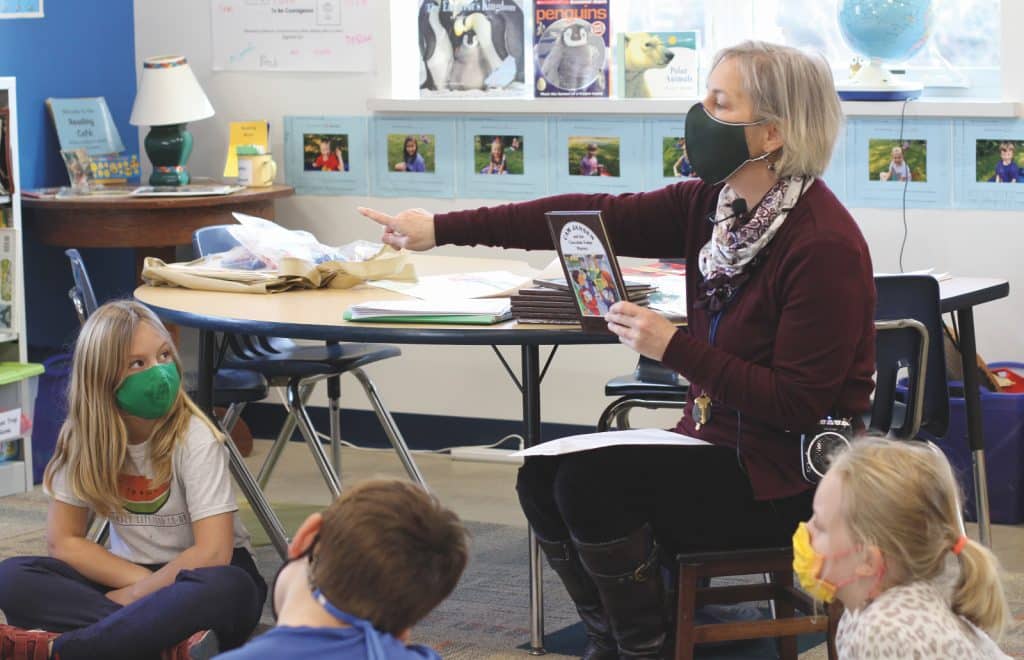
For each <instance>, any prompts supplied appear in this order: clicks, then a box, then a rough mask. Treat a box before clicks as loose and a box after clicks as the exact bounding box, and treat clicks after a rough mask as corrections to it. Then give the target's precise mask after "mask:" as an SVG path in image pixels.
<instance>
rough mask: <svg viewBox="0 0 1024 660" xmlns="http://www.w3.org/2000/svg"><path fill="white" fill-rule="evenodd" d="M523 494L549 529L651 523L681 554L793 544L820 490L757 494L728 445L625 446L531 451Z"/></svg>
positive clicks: (520, 487)
mask: <svg viewBox="0 0 1024 660" xmlns="http://www.w3.org/2000/svg"><path fill="white" fill-rule="evenodd" d="M516 490H517V491H518V493H519V502H520V504H521V505H522V507H523V512H524V513H525V514H526V519H527V520H528V521H529V522H530V525H531V526H532V527H533V529H534V531H536V532H537V534H539V535H540V536H541V537H542V538H545V539H548V540H552V541H564V540H568V539H569V538H570V535H571V537H574V538H576V539H577V540H579V541H582V542H584V543H602V542H606V541H612V540H615V539H619V538H622V537H624V536H626V535H627V534H629V533H630V532H632V531H634V530H636V529H637V528H638V527H640V526H641V525H643V524H644V523H650V524H651V525H652V526H653V528H654V533H655V536H656V537H657V539H658V541H659V543H661V544H662V545H663V546H666V549H667V550H668V551H669V552H671V553H680V552H705V551H715V550H726V549H738V548H743V549H746V548H758V547H772V546H785V545H788V544H789V543H790V540H791V538H792V535H793V532H794V531H795V530H796V527H797V524H798V523H799V522H800V521H802V520H807V519H808V518H810V516H811V502H812V499H813V491H807V492H805V493H801V494H799V495H795V496H793V497H787V498H783V499H777V500H769V501H763V500H756V499H754V493H753V490H752V489H751V486H750V481H749V479H748V478H747V475H746V473H745V472H744V471H743V469H742V468H741V467H740V465H739V462H738V459H737V456H736V453H735V452H734V451H733V450H732V449H729V448H726V447H712V446H706V447H705V446H698V447H665V446H633V447H630V446H618V447H607V448H604V449H597V450H593V451H585V452H579V453H575V454H566V455H564V456H555V457H548V456H538V457H532V458H529V459H527V461H526V463H525V464H524V465H523V467H522V468H520V470H519V478H518V480H517V482H516Z"/></svg>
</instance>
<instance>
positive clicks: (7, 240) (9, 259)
mask: <svg viewBox="0 0 1024 660" xmlns="http://www.w3.org/2000/svg"><path fill="white" fill-rule="evenodd" d="M17 246H18V231H17V230H16V229H0V330H14V329H15V319H14V318H13V316H14V307H15V300H14V293H15V287H14V284H15V282H14V278H15V277H16V275H15V274H16V273H17Z"/></svg>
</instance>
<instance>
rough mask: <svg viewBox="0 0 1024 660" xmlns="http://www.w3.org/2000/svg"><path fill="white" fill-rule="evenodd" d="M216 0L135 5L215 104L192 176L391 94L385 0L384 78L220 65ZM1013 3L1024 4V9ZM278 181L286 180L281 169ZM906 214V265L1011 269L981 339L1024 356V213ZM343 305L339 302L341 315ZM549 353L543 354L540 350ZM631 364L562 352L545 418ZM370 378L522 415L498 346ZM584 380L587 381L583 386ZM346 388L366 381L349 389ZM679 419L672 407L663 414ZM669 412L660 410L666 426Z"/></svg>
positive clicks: (382, 369)
mask: <svg viewBox="0 0 1024 660" xmlns="http://www.w3.org/2000/svg"><path fill="white" fill-rule="evenodd" d="M211 1H212V0H184V1H180V2H174V3H170V2H152V1H151V0H136V2H135V47H136V56H137V60H138V67H139V68H141V62H142V60H143V59H144V58H146V57H149V56H152V55H158V54H164V53H173V54H184V55H186V56H187V57H188V59H189V61H190V63H191V65H192V67H193V69H194V70H195V73H196V75H197V77H198V78H199V81H200V83H201V84H202V86H203V88H204V89H205V90H206V93H207V95H208V96H209V97H210V101H211V102H212V104H213V107H214V108H215V109H216V111H217V114H216V116H215V117H213V118H212V119H207V120H204V121H201V122H197V123H195V124H192V125H191V126H190V130H191V131H192V133H193V134H194V136H195V144H196V147H195V152H194V154H193V156H192V159H191V161H190V162H189V168H190V170H191V171H192V172H193V174H195V175H198V176H211V177H219V175H220V173H221V169H222V167H223V162H224V155H225V149H226V146H227V137H228V133H227V122H228V121H231V120H243V119H267V120H269V121H270V125H271V142H272V148H273V151H274V152H275V153H276V154H278V162H279V163H281V161H282V160H283V158H282V157H281V155H282V153H283V142H284V138H283V134H282V127H283V123H284V122H283V117H284V116H285V115H325V114H326V115H359V114H366V113H367V110H366V101H367V99H369V98H372V97H374V96H387V95H388V93H389V87H390V80H389V73H388V72H389V69H390V64H389V55H388V53H389V49H390V44H389V43H388V38H387V29H386V25H387V24H388V19H387V16H386V13H387V11H386V6H387V0H373V4H374V6H375V7H377V8H378V17H377V24H378V25H379V26H380V30H379V37H380V38H379V40H378V43H377V57H376V61H377V65H378V71H379V73H378V74H377V75H373V74H313V73H262V72H261V73H238V72H213V71H212V70H211V63H212V62H211V46H210V8H209V6H210V2H211ZM1004 4H1005V5H1011V4H1016V3H1004ZM1010 11H1011V10H1009V9H1007V8H1005V7H1004V18H1008V16H1006V14H1007V13H1008V12H1010ZM1012 11H1021V13H1024V10H1018V9H1013V10H1012ZM1011 24H1012V23H1011ZM415 49H416V45H415V43H410V45H409V49H408V52H409V56H410V57H413V56H414V54H415ZM1010 75H1015V76H1016V80H1015V81H1014V84H1016V85H1017V87H1016V88H1017V89H1021V88H1024V84H1021V81H1024V69H1021V68H1019V67H1017V68H1015V73H1013V74H1010ZM144 130H146V129H144ZM140 143H141V137H140ZM143 160H145V159H143ZM147 166H148V163H147ZM279 180H282V181H283V177H282V175H280V174H279ZM489 203H494V200H486V201H485V200H467V199H457V200H454V201H452V200H444V199H392V198H369V199H368V198H363V197H317V196H302V197H293V198H290V199H286V200H281V201H279V202H278V203H277V220H278V222H280V223H281V224H284V225H286V226H289V227H293V228H302V229H308V230H310V231H312V232H314V233H315V234H316V235H317V236H318V237H319V238H320V240H321V241H323V242H325V243H329V244H340V243H345V242H348V241H351V240H355V239H357V238H363V239H370V240H374V239H376V238H378V237H379V232H378V231H377V230H376V229H375V228H374V226H373V225H371V223H370V222H369V221H366V220H365V219H363V218H362V217H361V216H359V215H358V214H356V213H355V211H354V209H355V207H356V206H360V205H370V206H375V207H377V208H379V209H381V210H384V211H397V210H400V209H403V208H407V207H410V206H422V207H424V208H426V209H429V210H434V211H442V210H445V209H451V208H474V207H476V206H480V205H484V204H489ZM853 213H854V216H855V217H856V218H857V219H858V221H859V222H860V223H861V228H862V230H863V231H864V234H865V236H866V237H867V240H868V243H869V245H870V247H871V251H872V255H873V258H874V261H875V267H876V269H877V270H879V271H894V270H896V268H897V255H898V252H899V245H900V241H901V238H902V232H903V227H902V220H901V213H900V211H898V210H888V209H886V210H880V209H854V210H853ZM907 220H908V226H909V237H908V240H907V246H906V249H905V252H904V259H903V263H904V267H905V268H906V269H916V268H925V267H934V268H935V269H937V270H939V271H949V272H952V273H954V274H957V275H972V276H979V277H981V276H984V277H1005V278H1008V279H1009V280H1010V289H1011V296H1010V298H1009V299H1007V300H1003V301H999V302H996V303H992V304H989V305H985V306H983V307H980V308H978V310H977V312H976V315H975V317H976V322H977V325H978V346H979V351H980V352H981V353H982V354H983V355H984V356H985V357H986V358H987V359H989V360H990V361H992V360H996V359H1019V360H1021V361H1024V333H1021V332H1018V330H1017V328H1016V322H1017V320H1018V319H1020V318H1022V312H1024V295H1021V291H1019V290H1018V286H1021V287H1024V240H1022V239H1024V212H982V211H924V210H921V209H908V211H907ZM438 251H439V252H441V253H445V254H470V253H473V251H472V250H471V249H469V248H453V247H447V248H441V249H440V250H438ZM475 254H477V255H479V254H480V252H479V251H477V252H475ZM492 255H493V256H502V255H507V256H510V257H512V258H517V259H527V260H529V261H530V262H531V263H533V264H534V265H535V266H538V267H539V266H542V265H544V264H545V263H547V261H548V260H549V259H550V257H551V253H548V252H544V253H534V254H529V255H528V254H527V253H524V252H521V251H513V250H510V251H507V252H500V251H493V252H492ZM836 304H837V305H841V304H843V301H839V300H837V301H836ZM341 311H342V310H338V313H339V315H340V314H341ZM505 353H506V356H507V357H508V359H509V360H510V362H511V363H512V365H513V367H514V368H515V369H517V370H518V366H519V354H518V351H513V350H507V351H505ZM544 355H545V354H543V353H542V359H543V358H544ZM634 364H635V356H634V355H633V354H632V353H631V352H630V351H628V350H627V349H625V348H621V347H618V346H603V347H563V348H561V349H559V354H558V355H557V356H556V358H555V361H554V363H553V364H552V367H551V370H550V371H549V373H548V376H547V378H546V379H545V381H544V385H543V387H542V396H543V400H542V410H543V411H544V419H545V420H546V421H554V422H566V423H581V424H592V423H594V422H595V421H596V418H597V415H598V413H599V412H600V410H601V408H602V407H603V406H604V405H605V404H606V403H607V401H606V400H605V398H604V396H603V392H602V386H603V383H604V381H605V380H607V379H608V378H609V377H612V376H616V375H619V374H621V373H625V372H627V371H629V370H630V369H631V368H632V366H633V365H634ZM371 375H372V376H373V377H374V379H375V381H376V382H377V384H378V386H379V387H380V388H381V391H382V395H383V396H384V397H385V400H386V401H387V402H388V403H389V405H390V406H391V407H392V409H394V410H398V411H402V412H418V413H428V414H450V415H463V416H474V417H489V418H505V419H519V418H521V415H522V411H521V409H520V403H519V401H520V400H519V396H518V392H517V390H516V389H515V387H514V385H513V384H512V383H511V382H510V381H509V380H508V378H507V376H506V375H505V373H504V370H503V368H502V367H501V365H500V364H499V363H498V361H497V358H496V357H495V356H494V355H493V353H492V351H491V349H490V348H489V347H429V348H428V347H419V346H406V347H403V357H402V358H401V359H400V360H388V361H385V362H383V363H380V364H378V365H374V366H373V367H372V368H371ZM581 384H586V386H585V387H581ZM349 389H350V390H352V389H358V388H352V387H351V386H350V387H349ZM344 405H345V406H346V407H367V406H365V405H364V402H363V401H362V399H361V396H360V397H359V398H358V399H357V400H356V401H353V400H352V399H351V398H347V399H346V400H345V403H344ZM672 416H673V415H672V414H671V413H667V415H666V416H665V417H664V420H665V422H664V423H667V420H669V419H671V418H672ZM662 420H663V417H662V416H661V415H659V416H658V417H657V421H658V423H662ZM460 440H464V441H471V440H476V439H471V438H464V439H460ZM479 440H481V441H482V440H486V439H479Z"/></svg>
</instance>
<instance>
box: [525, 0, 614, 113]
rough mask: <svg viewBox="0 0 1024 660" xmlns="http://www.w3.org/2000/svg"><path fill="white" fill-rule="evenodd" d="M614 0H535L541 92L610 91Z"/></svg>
mask: <svg viewBox="0 0 1024 660" xmlns="http://www.w3.org/2000/svg"><path fill="white" fill-rule="evenodd" d="M609 2H610V0H534V11H533V17H534V21H533V57H534V95H535V96H538V97H540V96H608V52H609V41H608V39H609V36H610V35H611V25H610V22H609V6H608V4H609Z"/></svg>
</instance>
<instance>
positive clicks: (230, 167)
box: [224, 119, 270, 179]
mask: <svg viewBox="0 0 1024 660" xmlns="http://www.w3.org/2000/svg"><path fill="white" fill-rule="evenodd" d="M243 144H244V145H253V146H255V147H257V148H258V149H263V151H262V152H261V153H270V122H268V121H266V120H263V119H261V120H257V121H233V122H230V123H229V124H228V155H227V158H226V159H225V161H224V178H225V179H235V178H238V147H239V146H241V145H243Z"/></svg>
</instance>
